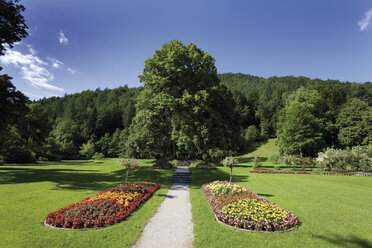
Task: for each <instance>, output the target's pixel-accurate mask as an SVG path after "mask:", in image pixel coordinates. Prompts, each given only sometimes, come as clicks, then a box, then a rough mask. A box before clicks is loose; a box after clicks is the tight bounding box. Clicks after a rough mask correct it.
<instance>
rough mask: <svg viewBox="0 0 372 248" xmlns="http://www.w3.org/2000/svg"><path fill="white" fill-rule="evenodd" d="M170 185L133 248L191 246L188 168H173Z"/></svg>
mask: <svg viewBox="0 0 372 248" xmlns="http://www.w3.org/2000/svg"><path fill="white" fill-rule="evenodd" d="M173 182H174V184H173V185H172V187H171V188H170V189H169V191H168V193H167V195H166V196H165V199H164V201H163V203H162V204H161V205H160V207H159V209H158V211H157V212H156V214H155V215H154V216H153V217H152V218H151V220H150V221H149V222H148V223H147V224H146V226H145V229H144V230H143V233H142V236H141V238H140V239H139V240H138V241H137V244H136V245H134V246H133V248H150V247H151V248H158V247H159V248H165V247H167V248H172V247H175V248H176V247H177V248H189V247H192V240H193V238H194V232H193V231H194V227H193V223H192V215H191V203H190V182H191V174H190V172H189V169H188V168H183V167H181V168H177V169H176V171H175V173H174V174H173Z"/></svg>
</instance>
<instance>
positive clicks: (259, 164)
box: [253, 156, 262, 170]
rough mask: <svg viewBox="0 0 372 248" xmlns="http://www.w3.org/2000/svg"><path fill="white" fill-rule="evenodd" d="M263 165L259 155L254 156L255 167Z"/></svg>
mask: <svg viewBox="0 0 372 248" xmlns="http://www.w3.org/2000/svg"><path fill="white" fill-rule="evenodd" d="M261 166H262V163H261V159H260V157H259V156H256V157H254V159H253V169H255V170H256V169H258V168H260V167H261Z"/></svg>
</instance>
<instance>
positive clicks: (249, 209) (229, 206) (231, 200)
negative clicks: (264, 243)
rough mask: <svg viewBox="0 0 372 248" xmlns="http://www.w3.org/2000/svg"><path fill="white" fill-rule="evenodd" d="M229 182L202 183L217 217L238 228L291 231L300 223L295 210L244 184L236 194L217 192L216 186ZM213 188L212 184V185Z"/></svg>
mask: <svg viewBox="0 0 372 248" xmlns="http://www.w3.org/2000/svg"><path fill="white" fill-rule="evenodd" d="M217 184H221V185H226V184H227V182H221V181H216V182H212V183H206V184H204V185H203V186H202V189H203V191H204V194H205V195H206V197H207V199H208V202H209V204H210V205H211V208H212V210H213V211H214V213H215V216H216V219H218V220H219V221H221V222H222V223H225V224H228V225H230V226H234V227H236V228H241V229H247V230H257V231H280V230H288V229H290V228H292V227H295V226H296V225H298V223H299V221H298V219H297V217H296V216H294V214H293V213H291V212H289V211H287V210H284V209H282V208H280V207H279V206H277V205H276V204H274V203H272V202H270V201H268V200H266V199H264V198H262V197H260V196H259V195H257V194H255V193H253V192H251V191H249V190H248V189H245V188H243V187H241V186H239V187H241V189H242V190H241V191H240V192H237V193H236V194H233V195H230V194H220V195H216V194H215V193H214V190H213V188H215V187H216V185H217ZM210 185H211V186H212V187H209V186H210Z"/></svg>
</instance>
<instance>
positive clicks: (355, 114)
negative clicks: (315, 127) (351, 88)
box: [337, 98, 372, 147]
mask: <svg viewBox="0 0 372 248" xmlns="http://www.w3.org/2000/svg"><path fill="white" fill-rule="evenodd" d="M337 126H338V128H339V133H338V139H339V141H340V143H341V145H344V146H349V147H352V146H356V145H360V144H362V145H368V144H369V143H371V142H372V107H370V106H368V103H366V102H365V101H362V100H359V99H357V98H352V99H350V100H349V101H348V102H347V103H346V104H345V105H344V107H343V108H342V109H341V112H340V114H339V115H338V118H337Z"/></svg>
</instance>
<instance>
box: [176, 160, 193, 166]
mask: <svg viewBox="0 0 372 248" xmlns="http://www.w3.org/2000/svg"><path fill="white" fill-rule="evenodd" d="M190 164H191V161H190V160H177V166H181V167H189V166H190Z"/></svg>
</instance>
